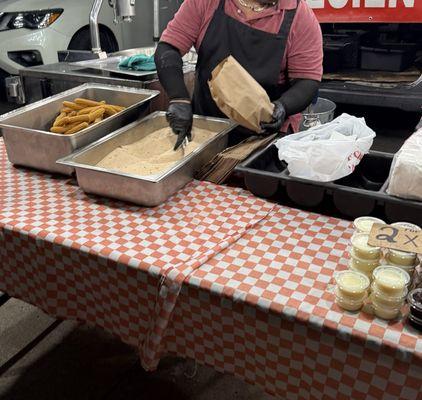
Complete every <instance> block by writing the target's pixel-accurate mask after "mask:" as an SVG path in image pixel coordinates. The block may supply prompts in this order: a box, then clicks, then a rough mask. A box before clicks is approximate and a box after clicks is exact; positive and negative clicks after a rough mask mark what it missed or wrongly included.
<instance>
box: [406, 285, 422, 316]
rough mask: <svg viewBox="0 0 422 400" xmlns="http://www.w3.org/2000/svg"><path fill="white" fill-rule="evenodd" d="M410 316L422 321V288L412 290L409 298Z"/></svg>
mask: <svg viewBox="0 0 422 400" xmlns="http://www.w3.org/2000/svg"><path fill="white" fill-rule="evenodd" d="M407 301H408V303H409V306H410V315H412V316H413V317H414V318H417V319H419V320H421V321H422V288H419V289H414V290H412V291H411V292H410V293H409V295H408V296H407Z"/></svg>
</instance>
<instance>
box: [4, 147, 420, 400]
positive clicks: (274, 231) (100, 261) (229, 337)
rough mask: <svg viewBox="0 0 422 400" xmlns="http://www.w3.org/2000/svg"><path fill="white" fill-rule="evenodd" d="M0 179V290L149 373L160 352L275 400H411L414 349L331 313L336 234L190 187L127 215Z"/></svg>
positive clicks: (336, 228)
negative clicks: (96, 331) (107, 341)
mask: <svg viewBox="0 0 422 400" xmlns="http://www.w3.org/2000/svg"><path fill="white" fill-rule="evenodd" d="M0 168H1V170H0V177H1V181H0V204H1V209H0V232H1V233H0V241H1V242H3V243H2V244H3V245H2V246H0V256H1V269H0V290H3V291H6V292H8V293H9V294H10V295H12V296H15V297H18V298H21V299H23V300H25V301H28V302H31V303H33V304H35V305H37V306H39V307H41V308H42V309H44V310H45V311H46V312H48V313H50V314H52V315H55V316H58V317H61V318H75V319H79V320H82V321H86V322H90V323H94V324H96V325H98V326H101V327H103V328H105V329H107V330H108V331H110V332H112V333H114V334H115V335H117V336H119V337H120V338H121V339H122V340H123V341H125V342H126V343H129V344H132V345H135V346H137V347H138V348H139V349H140V355H141V360H142V362H143V365H144V366H145V367H146V368H149V369H151V368H154V367H155V366H156V365H157V362H158V360H159V357H160V356H161V355H162V354H163V353H166V352H173V353H177V354H180V355H183V356H187V357H192V358H195V359H197V360H198V361H199V362H202V363H206V364H209V365H212V366H214V367H215V368H216V369H218V370H221V371H227V372H231V373H234V374H236V375H237V376H239V377H241V378H243V379H246V380H248V381H250V382H252V383H255V384H259V385H261V386H262V387H264V388H265V389H266V390H267V391H269V392H270V393H275V394H277V395H279V396H280V397H283V396H285V397H286V398H288V399H290V398H292V399H295V398H300V399H302V398H303V399H307V398H315V399H317V398H318V399H319V398H336V399H337V398H343V397H344V398H346V397H349V398H374V399H375V398H377V399H378V398H386V399H387V398H403V399H415V398H418V396H419V395H420V393H421V392H420V390H421V386H420V385H421V384H420V379H419V380H418V379H417V377H420V376H422V368H421V360H422V354H421V353H422V348H421V346H422V339H421V337H420V336H418V335H417V334H416V333H415V332H414V331H410V330H408V329H407V328H406V327H405V326H404V325H403V324H402V323H395V324H387V323H385V322H382V321H381V320H377V319H374V318H373V317H372V316H369V315H367V314H365V313H360V314H349V313H344V312H342V311H340V310H339V309H338V308H337V306H336V305H335V304H333V295H332V293H330V280H331V277H332V274H333V271H334V270H335V269H344V268H345V266H346V260H345V258H344V255H345V250H346V246H347V242H348V239H349V238H350V235H351V230H350V224H349V223H348V222H345V221H341V220H338V219H334V218H326V217H322V216H320V215H316V214H309V213H305V212H300V211H297V210H292V209H289V208H283V207H279V206H273V205H271V204H269V203H267V202H265V201H262V200H259V199H256V198H254V197H253V196H251V195H249V194H247V193H246V192H244V191H241V190H239V189H232V188H223V187H218V186H214V185H210V184H205V183H197V182H196V183H192V184H191V185H189V186H188V187H187V188H185V189H184V190H183V191H181V192H180V193H179V194H178V195H176V196H175V197H173V198H172V199H171V200H170V201H169V202H168V203H166V204H165V205H163V206H161V207H158V208H155V209H141V208H139V207H136V206H131V205H127V204H124V203H120V202H114V201H111V200H110V201H109V200H104V199H100V198H91V197H88V196H86V195H85V194H83V193H82V192H81V191H80V190H79V189H78V188H77V187H76V186H73V185H72V183H71V182H70V181H66V180H60V179H54V178H51V177H48V176H45V175H43V174H39V173H36V172H30V171H25V170H17V169H14V168H13V167H11V166H10V164H9V163H8V162H7V161H6V157H5V153H4V149H2V151H1V152H0ZM365 396H366V397H365ZM371 396H372V397H371ZM389 396H390V397H389Z"/></svg>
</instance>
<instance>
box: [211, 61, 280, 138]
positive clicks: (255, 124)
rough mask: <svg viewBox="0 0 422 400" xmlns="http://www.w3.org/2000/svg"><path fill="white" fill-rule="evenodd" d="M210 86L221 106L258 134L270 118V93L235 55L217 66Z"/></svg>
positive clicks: (225, 112)
mask: <svg viewBox="0 0 422 400" xmlns="http://www.w3.org/2000/svg"><path fill="white" fill-rule="evenodd" d="M208 86H209V88H210V91H211V96H212V98H213V100H214V101H215V103H216V104H217V106H218V108H219V109H220V110H221V111H222V112H223V113H224V114H225V115H226V116H227V117H228V118H230V119H232V120H233V121H235V122H237V123H238V124H239V125H241V126H243V127H245V128H247V129H250V130H252V131H254V132H257V133H259V132H261V131H262V129H261V127H260V124H261V122H270V121H271V119H272V114H273V111H274V105H273V104H272V103H271V101H270V98H269V97H268V94H267V92H266V91H265V90H264V88H263V87H262V86H261V85H260V84H259V83H258V82H257V81H256V80H255V79H254V78H253V77H252V76H251V75H250V74H249V73H248V72H247V71H246V70H245V69H244V68H243V67H242V66H241V65H240V64H239V63H238V62H237V61H236V59H235V58H234V57H233V56H229V57H227V58H226V59H225V60H223V61H222V62H221V63H220V64H218V65H217V67H215V69H214V70H213V72H212V76H211V80H210V81H209V82H208Z"/></svg>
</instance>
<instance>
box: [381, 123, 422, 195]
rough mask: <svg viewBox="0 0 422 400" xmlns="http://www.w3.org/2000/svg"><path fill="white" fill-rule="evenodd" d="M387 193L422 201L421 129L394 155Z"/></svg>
mask: <svg viewBox="0 0 422 400" xmlns="http://www.w3.org/2000/svg"><path fill="white" fill-rule="evenodd" d="M387 193H388V194H391V195H393V196H398V197H403V198H405V199H412V200H420V201H422V129H420V130H419V131H417V132H416V133H414V134H413V135H412V136H411V137H410V138H409V139H407V141H406V142H405V144H404V145H403V147H402V148H401V149H400V150H399V151H398V152H397V153H396V155H395V156H394V160H393V165H392V166H391V172H390V179H389V185H388V189H387Z"/></svg>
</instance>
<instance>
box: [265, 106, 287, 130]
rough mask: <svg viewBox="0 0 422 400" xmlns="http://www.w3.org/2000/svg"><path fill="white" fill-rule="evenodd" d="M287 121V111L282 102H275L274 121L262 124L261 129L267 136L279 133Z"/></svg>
mask: <svg viewBox="0 0 422 400" xmlns="http://www.w3.org/2000/svg"><path fill="white" fill-rule="evenodd" d="M285 121H286V109H285V108H284V106H283V104H282V103H281V101H275V102H274V111H273V119H272V120H271V122H268V123H267V122H262V123H261V128H262V130H263V131H264V132H265V133H266V134H272V133H278V132H280V129H281V127H282V126H283V124H284V122H285Z"/></svg>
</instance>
